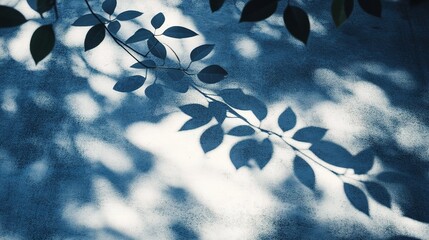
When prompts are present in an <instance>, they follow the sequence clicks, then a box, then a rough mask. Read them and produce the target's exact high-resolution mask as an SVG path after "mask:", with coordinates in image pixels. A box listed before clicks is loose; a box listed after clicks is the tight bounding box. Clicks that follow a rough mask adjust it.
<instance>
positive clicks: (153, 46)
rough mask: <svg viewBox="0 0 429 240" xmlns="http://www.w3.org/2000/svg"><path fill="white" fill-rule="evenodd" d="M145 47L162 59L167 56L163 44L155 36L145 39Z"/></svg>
mask: <svg viewBox="0 0 429 240" xmlns="http://www.w3.org/2000/svg"><path fill="white" fill-rule="evenodd" d="M147 47H148V48H149V51H150V52H151V53H152V54H153V55H154V56H155V57H157V58H161V59H163V60H164V59H165V58H166V57H167V49H165V47H164V45H163V44H162V43H161V42H159V41H158V39H156V38H155V37H151V38H149V40H147Z"/></svg>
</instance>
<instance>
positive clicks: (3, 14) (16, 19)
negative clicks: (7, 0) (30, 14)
mask: <svg viewBox="0 0 429 240" xmlns="http://www.w3.org/2000/svg"><path fill="white" fill-rule="evenodd" d="M25 22H27V19H25V17H24V15H22V13H21V12H19V11H18V10H15V9H14V8H11V7H7V6H1V5H0V28H8V27H16V26H19V25H21V24H23V23H25Z"/></svg>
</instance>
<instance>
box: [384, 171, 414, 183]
mask: <svg viewBox="0 0 429 240" xmlns="http://www.w3.org/2000/svg"><path fill="white" fill-rule="evenodd" d="M377 179H378V180H380V181H383V182H387V183H404V182H407V181H409V180H408V177H407V176H406V175H404V174H402V173H398V172H381V173H379V174H378V175H377Z"/></svg>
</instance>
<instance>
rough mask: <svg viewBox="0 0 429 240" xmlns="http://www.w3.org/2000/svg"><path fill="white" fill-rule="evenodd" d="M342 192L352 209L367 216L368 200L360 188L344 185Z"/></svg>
mask: <svg viewBox="0 0 429 240" xmlns="http://www.w3.org/2000/svg"><path fill="white" fill-rule="evenodd" d="M344 192H345V193H346V196H347V199H348V200H349V202H350V203H351V204H352V205H353V207H355V208H356V209H357V210H359V211H361V212H363V213H365V214H366V215H368V216H369V208H368V199H367V198H366V195H365V193H364V192H363V191H362V190H361V189H360V188H358V187H356V186H354V185H351V184H349V183H344Z"/></svg>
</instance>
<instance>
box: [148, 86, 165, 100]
mask: <svg viewBox="0 0 429 240" xmlns="http://www.w3.org/2000/svg"><path fill="white" fill-rule="evenodd" d="M144 93H145V95H146V97H148V98H149V99H152V100H158V99H160V98H161V97H162V96H164V89H163V88H162V87H161V85H159V84H156V83H154V84H152V85H150V86H148V87H147V88H146V89H145V91H144Z"/></svg>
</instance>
